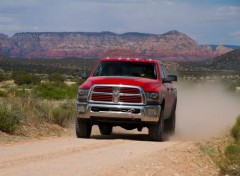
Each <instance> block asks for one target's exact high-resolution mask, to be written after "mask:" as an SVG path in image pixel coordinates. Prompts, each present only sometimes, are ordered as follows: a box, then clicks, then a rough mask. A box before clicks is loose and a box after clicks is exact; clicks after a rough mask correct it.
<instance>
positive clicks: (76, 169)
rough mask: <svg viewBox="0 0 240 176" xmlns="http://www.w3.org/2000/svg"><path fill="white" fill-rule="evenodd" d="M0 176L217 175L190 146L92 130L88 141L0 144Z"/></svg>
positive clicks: (68, 139) (143, 135) (116, 131)
mask: <svg viewBox="0 0 240 176" xmlns="http://www.w3.org/2000/svg"><path fill="white" fill-rule="evenodd" d="M0 175H1V176H4V175H7V176H9V175H18V176H22V175H34V176H35V175H41V176H42V175H101V176H103V175H107V176H108V175H109V176H110V175H174V176H177V175H217V169H216V167H215V166H214V164H213V163H212V162H211V161H210V159H209V158H208V156H207V155H205V154H203V153H202V152H201V151H200V149H199V147H198V146H197V145H196V143H195V142H194V141H178V140H170V141H167V142H151V141H149V140H148V137H147V130H144V131H143V132H142V133H139V132H137V131H133V132H129V131H124V130H121V129H120V128H115V129H114V134H113V135H111V136H101V135H99V132H98V128H97V127H95V128H94V129H93V135H92V137H91V138H90V139H77V138H76V137H75V135H74V134H71V135H69V136H65V137H61V138H47V139H44V140H38V141H36V140H35V141H28V142H24V143H15V144H14V143H13V144H1V146H0Z"/></svg>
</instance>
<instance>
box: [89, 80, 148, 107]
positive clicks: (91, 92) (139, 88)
mask: <svg viewBox="0 0 240 176" xmlns="http://www.w3.org/2000/svg"><path fill="white" fill-rule="evenodd" d="M95 87H113V88H114V87H119V88H122V87H123V88H135V89H138V90H139V91H140V94H139V95H140V96H141V99H142V102H141V103H127V102H120V101H118V102H113V101H111V102H108V101H93V100H91V97H92V94H93V93H94V92H93V90H94V88H95ZM101 94H102V95H103V94H104V95H112V96H113V92H112V93H105V92H101ZM126 94H127V93H119V95H126ZM127 95H131V94H127ZM133 95H138V94H133ZM88 102H91V103H104V104H119V105H122V104H125V105H144V104H146V97H145V93H144V91H143V89H142V88H141V87H138V86H129V85H115V84H96V85H93V86H92V87H91V89H90V91H89V94H88Z"/></svg>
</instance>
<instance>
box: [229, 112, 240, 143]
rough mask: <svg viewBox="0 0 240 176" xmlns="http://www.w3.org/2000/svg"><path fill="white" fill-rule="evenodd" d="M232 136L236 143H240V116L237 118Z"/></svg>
mask: <svg viewBox="0 0 240 176" xmlns="http://www.w3.org/2000/svg"><path fill="white" fill-rule="evenodd" d="M231 135H232V136H233V137H234V139H235V141H240V116H239V117H238V118H237V121H236V123H235V125H234V126H233V127H232V129H231Z"/></svg>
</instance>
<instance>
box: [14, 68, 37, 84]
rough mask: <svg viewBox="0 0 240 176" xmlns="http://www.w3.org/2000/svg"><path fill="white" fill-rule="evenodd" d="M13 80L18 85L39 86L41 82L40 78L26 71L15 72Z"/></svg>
mask: <svg viewBox="0 0 240 176" xmlns="http://www.w3.org/2000/svg"><path fill="white" fill-rule="evenodd" d="M11 78H12V79H13V80H14V82H15V83H16V84H18V85H22V84H39V83H40V82H41V79H40V78H39V77H38V76H35V75H32V74H30V73H28V72H26V71H14V72H13V73H12V76H11Z"/></svg>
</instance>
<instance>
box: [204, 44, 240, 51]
mask: <svg viewBox="0 0 240 176" xmlns="http://www.w3.org/2000/svg"><path fill="white" fill-rule="evenodd" d="M200 46H201V47H202V48H203V47H204V46H206V45H200ZM208 46H210V47H211V48H212V50H213V51H216V49H217V47H218V46H220V45H208ZM222 46H224V47H226V48H230V49H238V48H240V46H237V45H222Z"/></svg>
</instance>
